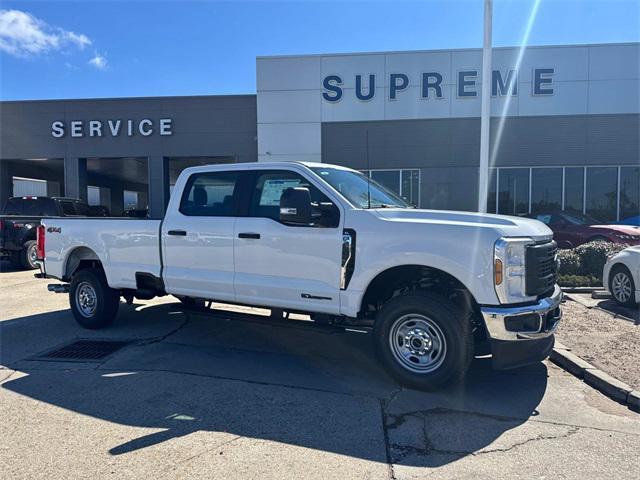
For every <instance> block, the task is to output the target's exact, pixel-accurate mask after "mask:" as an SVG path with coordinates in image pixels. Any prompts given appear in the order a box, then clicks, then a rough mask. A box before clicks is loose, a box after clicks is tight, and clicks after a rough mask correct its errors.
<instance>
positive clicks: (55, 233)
mask: <svg viewBox="0 0 640 480" xmlns="http://www.w3.org/2000/svg"><path fill="white" fill-rule="evenodd" d="M42 225H44V227H45V229H46V242H45V257H46V262H45V268H46V272H45V273H46V274H47V275H50V276H53V277H56V278H60V279H62V278H64V277H65V268H66V265H67V261H68V259H69V256H70V255H71V254H72V253H73V252H74V251H76V254H78V251H77V250H78V249H83V248H84V249H89V250H91V251H93V252H94V253H95V254H96V255H97V256H98V258H99V260H100V261H101V262H102V265H103V266H104V269H105V273H106V276H107V279H108V282H109V286H110V287H112V288H136V272H144V273H150V274H152V275H154V276H156V277H160V269H161V266H160V235H159V230H160V220H148V219H135V218H47V219H43V220H42Z"/></svg>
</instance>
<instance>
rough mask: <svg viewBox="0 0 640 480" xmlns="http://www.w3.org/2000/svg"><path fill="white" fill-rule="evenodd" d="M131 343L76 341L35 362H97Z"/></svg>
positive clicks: (42, 355) (38, 357) (37, 358)
mask: <svg viewBox="0 0 640 480" xmlns="http://www.w3.org/2000/svg"><path fill="white" fill-rule="evenodd" d="M130 343H131V342H130V341H113V340H76V341H75V342H73V343H69V344H68V345H65V346H63V347H59V348H56V349H55V350H51V351H48V352H46V353H43V354H41V355H38V356H36V357H35V358H34V360H56V361H59V362H78V361H81V362H97V361H101V360H104V359H106V358H107V357H109V356H110V355H113V354H114V353H116V352H117V351H118V350H120V349H121V348H123V347H125V346H127V345H129V344H130Z"/></svg>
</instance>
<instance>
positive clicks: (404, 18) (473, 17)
mask: <svg viewBox="0 0 640 480" xmlns="http://www.w3.org/2000/svg"><path fill="white" fill-rule="evenodd" d="M534 1H535V0H513V1H499V0H494V20H493V22H494V23H493V30H494V34H493V44H494V45H495V46H510V45H519V44H520V42H521V39H522V36H523V32H524V30H525V27H526V24H527V20H528V18H529V14H530V12H531V9H532V5H533V3H534ZM0 5H1V6H0V9H2V12H0V71H1V73H0V75H1V77H0V80H1V84H0V98H2V99H3V100H10V99H40V98H92V97H128V96H155V95H212V94H234V93H253V92H255V57H256V56H259V55H284V54H308V53H329V52H359V51H384V50H421V49H432V48H464V47H480V46H481V45H482V8H483V7H482V0H458V1H428V0H424V1H421V2H403V1H395V2H393V1H392V2H383V1H358V2H349V3H344V2H335V1H324V2H322V1H315V2H301V1H295V2H294V1H289V2H269V1H253V2H242V1H226V2H219V1H200V2H189V1H164V2H162V1H157V0H156V1H153V2H152V1H138V2H131V1H115V0H114V1H108V2H104V1H91V0H85V1H82V2H63V1H55V0H50V1H40V2H32V1H4V0H3V1H2V3H1V4H0ZM639 5H640V2H638V1H637V0H603V1H596V0H582V1H579V0H572V1H567V0H564V1H561V0H541V4H540V8H539V10H538V14H537V17H536V19H535V23H534V26H533V29H532V31H531V35H530V38H529V43H530V44H531V45H553V44H581V43H605V42H630V41H640V7H639Z"/></svg>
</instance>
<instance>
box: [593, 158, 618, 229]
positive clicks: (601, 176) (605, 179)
mask: <svg viewBox="0 0 640 480" xmlns="http://www.w3.org/2000/svg"><path fill="white" fill-rule="evenodd" d="M617 191H618V168H617V167H588V168H587V185H586V188H585V198H586V202H585V203H586V211H585V213H586V214H588V215H590V216H592V217H593V218H595V219H597V220H599V221H601V222H611V221H615V220H616V216H617V213H616V210H617V209H616V206H617V200H618V195H617Z"/></svg>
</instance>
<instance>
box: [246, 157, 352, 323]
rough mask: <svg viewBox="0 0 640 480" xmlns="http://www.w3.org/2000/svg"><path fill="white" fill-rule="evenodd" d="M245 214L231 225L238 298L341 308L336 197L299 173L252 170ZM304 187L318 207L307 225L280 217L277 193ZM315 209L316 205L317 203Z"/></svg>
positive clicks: (321, 308)
mask: <svg viewBox="0 0 640 480" xmlns="http://www.w3.org/2000/svg"><path fill="white" fill-rule="evenodd" d="M253 174H254V181H253V182H251V185H252V191H251V192H250V200H249V202H248V203H249V205H248V209H247V216H242V217H238V219H237V221H236V224H235V234H234V242H235V272H236V275H235V290H236V298H237V301H238V302H241V303H248V304H255V305H266V306H273V307H279V308H284V309H287V308H288V309H297V310H302V311H314V312H324V313H338V312H339V309H340V295H339V293H340V265H341V255H342V250H341V249H342V228H341V224H342V217H343V215H341V214H340V210H339V207H338V206H337V204H336V202H332V201H331V200H330V199H329V197H328V196H327V195H326V194H324V193H322V192H321V190H320V189H319V188H318V187H317V186H316V185H314V183H313V182H311V181H310V180H309V179H307V178H305V177H304V176H303V175H302V174H299V173H296V172H294V171H289V170H256V171H254V172H253ZM289 187H307V188H309V191H310V193H311V200H312V204H313V205H318V206H320V203H321V202H322V204H323V205H322V206H323V207H324V208H323V211H324V213H322V214H321V213H320V212H317V215H316V217H315V218H316V221H314V224H313V225H310V226H292V225H286V224H283V223H282V222H281V221H280V196H281V195H282V192H283V191H284V190H285V189H287V188H289ZM318 210H320V209H319V208H318Z"/></svg>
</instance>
